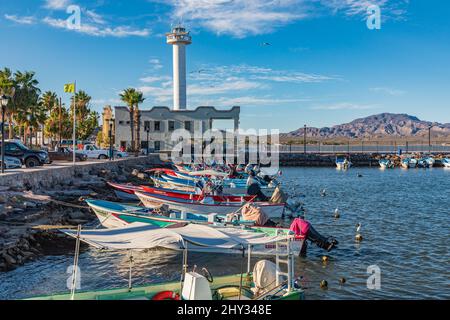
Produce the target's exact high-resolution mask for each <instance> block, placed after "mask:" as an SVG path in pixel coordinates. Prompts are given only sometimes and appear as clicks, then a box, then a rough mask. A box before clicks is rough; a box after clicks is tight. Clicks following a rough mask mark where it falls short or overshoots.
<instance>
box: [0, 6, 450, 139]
mask: <svg viewBox="0 0 450 320" xmlns="http://www.w3.org/2000/svg"><path fill="white" fill-rule="evenodd" d="M71 4H73V5H79V6H80V8H81V27H80V29H77V30H69V29H67V24H66V19H67V18H68V17H69V14H68V13H66V9H67V7H68V6H69V5H71ZM370 4H377V5H379V6H380V9H381V19H382V20H381V29H380V30H370V29H368V28H367V25H366V20H367V7H368V6H369V5H370ZM449 14H450V2H449V1H445V0H440V1H439V0H430V1H420V0H398V1H390V0H378V1H375V0H373V1H368V0H268V1H256V0H241V1H237V0H166V1H163V0H155V1H150V0H147V1H146V0H90V1H87V0H20V1H17V0H14V1H13V0H2V1H1V4H0V38H1V39H2V40H3V41H2V48H1V50H0V61H1V64H0V67H2V68H3V67H5V66H7V67H10V68H12V69H13V70H17V69H19V70H33V71H36V73H37V77H38V80H39V81H40V83H41V88H42V89H43V90H53V91H56V92H57V93H58V94H60V95H62V96H63V97H64V99H65V101H68V97H67V96H66V95H64V94H63V92H62V91H63V90H62V89H63V85H64V83H67V82H70V81H72V80H77V83H78V87H79V89H83V90H85V91H87V92H88V93H89V94H90V95H91V96H92V97H93V106H94V107H95V109H96V110H98V111H101V109H102V107H103V105H105V104H111V105H120V104H121V103H120V101H119V100H118V93H119V92H120V91H121V90H122V89H124V88H127V87H136V88H140V89H141V90H142V91H143V92H144V93H145V96H146V98H147V100H146V102H145V103H144V104H143V106H142V108H149V107H151V106H154V105H167V106H171V104H172V96H171V94H172V87H171V85H172V84H171V78H172V51H171V50H172V48H171V47H170V46H169V45H167V44H165V38H164V34H165V32H167V31H169V30H170V27H171V24H174V23H178V22H182V23H183V24H184V25H186V26H187V27H188V28H189V30H191V33H192V37H193V44H192V45H191V46H189V47H188V50H187V56H188V105H189V108H194V107H196V106H198V105H214V106H217V107H218V108H227V107H231V106H233V105H240V106H241V107H242V113H241V126H242V127H244V128H269V129H270V128H277V129H280V130H281V131H283V132H285V131H290V130H294V129H297V128H299V127H301V126H303V124H308V125H309V126H331V125H335V124H339V123H343V122H347V121H350V120H353V119H355V118H357V117H362V116H367V115H371V114H375V113H381V112H394V113H408V114H412V115H415V116H418V117H419V118H422V119H424V120H430V121H439V122H450V112H449V107H450V90H449V88H450V22H449V21H450V20H449V18H448V16H449ZM264 43H269V44H270V45H264Z"/></svg>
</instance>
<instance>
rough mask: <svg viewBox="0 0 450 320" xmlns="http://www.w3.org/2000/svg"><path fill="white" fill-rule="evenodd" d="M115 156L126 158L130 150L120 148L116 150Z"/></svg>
mask: <svg viewBox="0 0 450 320" xmlns="http://www.w3.org/2000/svg"><path fill="white" fill-rule="evenodd" d="M113 152H114V157H115V158H126V157H128V152H125V151H120V150H114V151H113Z"/></svg>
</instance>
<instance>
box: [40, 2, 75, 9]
mask: <svg viewBox="0 0 450 320" xmlns="http://www.w3.org/2000/svg"><path fill="white" fill-rule="evenodd" d="M69 5H70V0H45V5H44V7H45V8H47V9H52V10H62V9H64V10H65V9H66V8H67V7H68V6H69Z"/></svg>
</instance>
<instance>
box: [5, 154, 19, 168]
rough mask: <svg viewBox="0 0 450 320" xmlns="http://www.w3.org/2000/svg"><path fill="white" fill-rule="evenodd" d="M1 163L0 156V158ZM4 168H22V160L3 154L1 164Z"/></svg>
mask: <svg viewBox="0 0 450 320" xmlns="http://www.w3.org/2000/svg"><path fill="white" fill-rule="evenodd" d="M0 164H1V158H0ZM3 168H5V169H18V168H22V162H21V161H20V159H18V158H14V157H8V156H5V165H4V166H3Z"/></svg>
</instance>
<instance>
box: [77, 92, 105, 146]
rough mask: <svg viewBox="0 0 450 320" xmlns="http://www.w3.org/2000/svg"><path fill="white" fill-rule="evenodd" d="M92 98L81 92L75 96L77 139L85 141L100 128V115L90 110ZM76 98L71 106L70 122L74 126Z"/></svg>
mask: <svg viewBox="0 0 450 320" xmlns="http://www.w3.org/2000/svg"><path fill="white" fill-rule="evenodd" d="M91 99H92V98H91V96H89V95H88V94H87V93H86V92H85V91H83V90H80V91H78V92H77V93H76V94H75V101H76V130H77V139H81V140H85V139H87V138H89V137H90V136H91V135H92V133H93V132H94V131H95V129H96V128H97V127H98V117H99V116H98V113H97V112H95V111H92V110H91V108H90V102H91ZM73 107H74V98H73V97H72V99H71V104H70V121H71V126H73Z"/></svg>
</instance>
